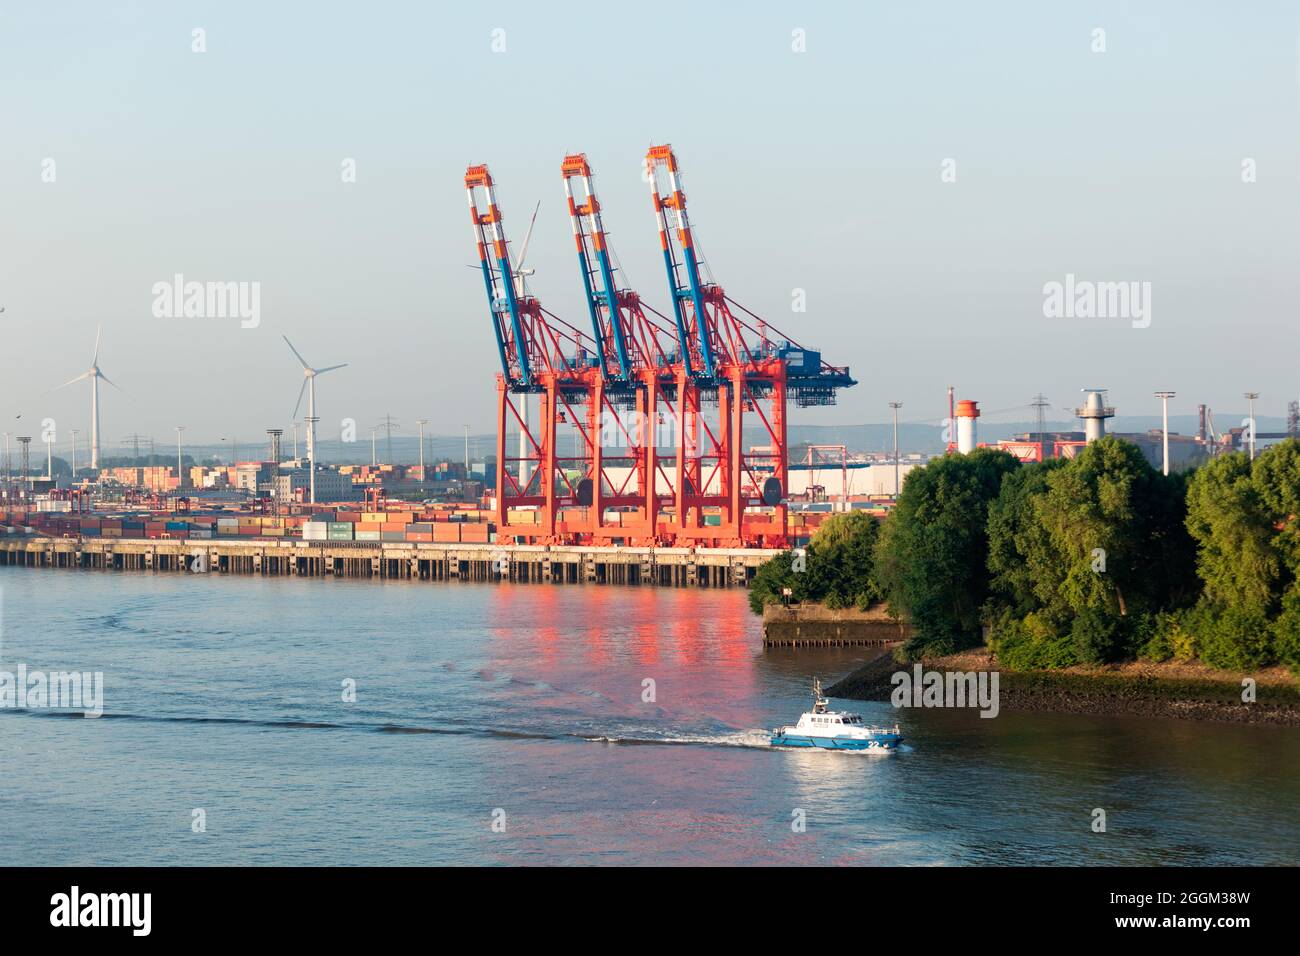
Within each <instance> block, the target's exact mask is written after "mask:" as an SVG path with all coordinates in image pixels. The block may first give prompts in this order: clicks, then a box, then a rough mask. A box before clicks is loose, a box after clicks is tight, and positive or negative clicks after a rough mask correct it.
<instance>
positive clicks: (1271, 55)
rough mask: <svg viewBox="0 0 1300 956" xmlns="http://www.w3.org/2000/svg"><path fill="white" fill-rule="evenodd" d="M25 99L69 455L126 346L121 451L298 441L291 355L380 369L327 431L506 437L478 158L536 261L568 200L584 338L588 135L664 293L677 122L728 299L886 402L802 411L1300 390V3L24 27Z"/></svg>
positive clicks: (650, 282)
mask: <svg viewBox="0 0 1300 956" xmlns="http://www.w3.org/2000/svg"><path fill="white" fill-rule="evenodd" d="M196 29H201V30H203V31H204V33H203V43H204V44H205V47H206V50H205V52H201V53H198V52H194V51H193V49H192V47H193V45H194V43H195V42H196V41H195V37H194V33H193V31H194V30H196ZM1098 29H1101V30H1104V31H1105V34H1104V42H1105V50H1104V52H1095V47H1096V45H1097V36H1096V34H1095V32H1094V31H1096V30H1098ZM497 30H503V31H504V33H503V34H496V33H494V31H497ZM796 31H803V32H802V34H799V33H796ZM801 38H802V39H801ZM800 42H802V43H803V45H804V51H803V52H797V50H796V49H795V48H796V47H798V46H799V45H800ZM502 44H504V50H503V51H502V52H494V46H496V47H498V48H500V47H501V45H502ZM575 51H581V53H582V55H581V56H576V55H575ZM0 78H2V82H0V104H2V105H3V114H4V116H5V117H6V121H7V124H6V125H7V127H8V129H7V133H8V135H7V139H8V141H9V148H8V149H6V150H5V151H4V152H3V154H0V182H3V185H4V197H5V203H4V207H3V208H4V214H5V226H6V228H5V229H4V230H3V232H0V306H3V307H4V308H5V312H4V313H3V314H0V343H3V344H0V348H3V349H4V354H5V358H6V361H5V364H4V371H5V374H4V375H3V377H2V379H0V381H2V383H3V384H2V385H0V419H2V420H3V422H4V425H3V426H0V430H3V431H8V432H10V434H11V435H17V434H30V435H32V436H34V437H33V448H32V457H33V459H35V458H37V452H38V449H39V452H40V457H41V458H43V457H44V448H43V446H40V445H39V442H40V438H39V435H40V434H41V427H40V423H41V420H42V419H44V418H47V417H48V418H52V419H54V420H55V422H56V423H57V427H58V437H57V441H56V453H57V450H58V449H61V448H66V447H68V444H69V438H70V435H69V430H70V429H71V428H77V429H79V430H80V436H79V438H78V442H79V445H80V447H81V448H83V449H84V448H85V447H86V445H87V442H88V440H89V430H90V414H89V395H88V392H89V386H88V384H87V383H85V382H80V383H77V384H75V385H72V386H70V387H68V388H64V389H62V390H59V391H52V389H53V388H54V386H57V385H59V384H60V383H62V382H65V381H67V380H68V379H71V378H73V377H74V376H76V375H79V374H81V373H82V372H84V371H85V370H86V369H87V368H88V366H89V363H90V358H91V353H92V351H93V347H94V341H95V334H96V327H97V326H98V325H100V324H102V326H103V344H102V348H101V360H100V362H101V367H102V369H103V371H104V373H105V374H106V375H107V376H108V377H109V378H110V379H111V380H112V381H113V382H115V383H116V384H117V385H118V386H120V387H121V389H122V391H121V392H119V391H117V390H115V389H113V388H110V387H107V386H105V387H102V388H101V393H100V399H101V416H102V423H103V435H102V438H101V446H102V449H103V454H104V455H105V456H109V455H120V454H122V453H123V452H122V448H123V440H124V439H125V438H126V437H127V436H128V435H131V434H133V433H141V434H145V435H151V436H152V437H153V438H154V439H155V440H156V444H157V447H158V448H159V449H160V454H161V450H162V449H165V448H166V447H168V445H169V443H172V444H171V447H172V448H173V450H174V438H175V435H174V431H173V426H175V425H177V424H183V425H185V426H186V433H185V440H186V443H187V445H188V444H189V443H190V442H191V441H193V442H196V443H209V444H210V443H212V442H213V441H215V440H217V439H218V438H219V437H221V436H232V437H239V438H240V443H241V445H242V444H243V443H244V441H245V437H244V436H247V440H248V444H249V447H250V448H251V447H252V446H253V445H254V444H257V443H264V431H265V429H266V428H268V427H273V426H277V427H283V428H285V429H286V435H285V439H284V440H285V443H286V448H287V447H288V446H289V441H290V435H289V433H288V429H289V427H290V426H289V422H290V417H291V413H292V412H293V410H294V402H295V400H296V398H297V395H298V391H299V387H300V383H301V380H302V374H301V369H300V367H299V365H298V363H297V361H296V360H295V358H294V356H293V355H292V353H291V352H290V351H289V349H288V348H287V347H286V346H285V344H284V342H283V341H282V339H281V336H282V335H287V336H288V337H289V338H290V339H291V340H292V341H293V343H294V345H295V346H297V348H298V349H299V350H300V351H301V352H302V353H303V355H304V356H305V357H306V358H307V359H308V360H309V361H311V362H313V363H316V364H318V365H321V366H324V365H333V364H336V363H340V362H347V363H349V364H348V367H347V368H345V369H341V370H339V371H337V372H331V373H330V374H329V375H327V376H325V377H323V378H322V379H321V380H320V382H319V385H318V399H319V408H318V414H319V415H320V417H321V419H322V422H321V425H320V433H321V437H322V439H326V438H330V437H333V436H336V435H337V432H338V422H339V420H340V419H342V418H345V417H347V418H352V419H354V420H355V421H356V423H357V429H358V436H357V437H358V444H365V443H367V442H368V441H369V429H370V427H371V426H372V425H375V424H376V423H378V422H380V421H381V420H382V419H383V417H384V415H385V414H388V413H391V414H392V415H393V416H394V418H396V419H397V420H398V422H400V423H401V426H402V427H401V428H400V429H399V433H400V434H401V435H403V436H404V437H406V438H408V439H409V438H411V437H412V436H413V435H414V434H415V432H416V421H417V420H418V419H420V418H425V419H428V420H429V422H430V424H429V425H428V426H427V428H426V434H427V435H439V436H444V437H449V438H450V437H458V436H460V434H461V428H462V425H463V424H468V425H469V426H470V429H471V432H472V433H475V434H485V433H490V431H491V429H492V427H493V425H492V423H493V420H494V407H495V399H496V384H495V374H496V373H497V371H498V365H497V356H496V349H495V345H494V343H493V340H492V332H491V328H490V324H489V317H488V309H487V303H486V301H485V300H484V295H483V287H482V281H481V279H480V278H479V277H478V276H477V275H476V274H475V273H474V272H473V271H472V270H470V269H467V268H465V266H466V264H468V263H470V262H472V261H473V260H474V258H475V252H474V249H473V246H472V244H471V233H470V229H469V224H468V223H467V221H466V218H467V217H466V206H465V198H464V186H463V174H464V169H465V166H466V165H467V164H469V163H479V162H487V163H488V164H490V166H491V169H492V172H493V174H494V176H495V178H496V180H497V182H498V186H499V198H500V201H501V204H502V210H503V213H504V217H505V227H506V230H507V233H508V235H509V237H510V238H511V240H512V241H513V242H514V243H515V244H516V246H517V245H518V244H519V243H520V242H521V241H522V239H523V235H524V232H525V231H526V229H527V225H528V217H529V215H530V214H531V212H532V208H533V206H534V204H535V203H536V202H537V201H538V200H539V199H540V200H541V210H540V213H539V215H538V221H537V227H536V232H535V234H534V236H533V239H532V245H531V247H530V250H529V265H530V266H533V267H535V268H536V270H537V271H536V275H535V276H533V277H532V279H531V289H532V291H533V292H534V293H535V294H537V295H538V296H539V297H540V298H541V300H542V302H543V303H544V304H545V306H546V307H547V308H548V310H550V311H552V312H554V313H557V314H558V315H560V316H562V317H564V318H566V319H568V320H569V321H571V322H573V323H574V324H576V325H579V326H582V325H584V324H586V321H587V320H586V310H585V305H584V304H583V302H582V291H581V282H580V278H579V275H578V270H577V264H576V259H575V257H574V255H573V247H572V237H571V232H570V225H569V222H568V218H567V213H566V211H565V209H564V202H563V190H562V187H561V180H560V175H559V164H560V160H561V158H562V157H563V156H564V155H565V154H566V153H567V152H571V151H585V152H586V153H587V155H588V157H589V159H590V161H591V163H592V165H593V167H594V170H595V173H596V184H597V187H598V188H599V190H600V195H601V200H602V204H603V206H604V210H603V211H604V216H605V225H606V227H607V229H608V231H609V234H610V236H611V241H612V244H613V247H614V250H615V252H616V253H617V255H618V257H619V260H620V262H621V264H622V266H623V267H624V268H625V275H626V278H627V279H628V280H629V282H630V284H631V285H632V287H634V288H636V289H637V290H638V291H639V292H640V293H641V294H642V296H643V297H644V298H645V299H646V300H647V302H648V303H649V304H651V305H652V306H654V307H655V308H656V309H658V310H660V311H666V310H667V308H668V303H667V293H666V287H665V278H664V275H663V270H662V266H661V263H660V261H659V251H658V242H657V236H656V234H655V226H654V221H653V216H652V213H651V209H650V203H649V197H648V188H647V187H646V185H645V183H644V182H642V180H641V178H640V162H641V159H642V157H643V155H644V152H645V148H646V146H647V145H648V144H649V143H651V142H671V143H672V144H673V146H674V147H675V149H676V151H677V155H678V158H679V160H680V162H681V164H682V175H683V181H684V183H685V186H686V189H687V191H688V194H689V197H690V208H691V214H692V219H693V222H694V224H695V225H696V226H697V227H698V231H699V235H700V237H701V245H702V249H703V252H704V254H705V257H706V260H707V263H708V265H709V267H710V269H711V271H712V274H713V275H714V276H715V277H716V279H717V280H718V282H720V283H721V284H722V285H723V286H724V287H725V288H726V290H727V292H728V293H729V294H730V295H731V296H732V297H734V298H735V299H736V300H738V301H740V302H742V303H744V304H745V305H746V306H747V307H749V308H750V309H753V310H754V311H756V312H758V313H760V314H761V315H763V316H764V317H765V318H767V319H768V320H770V321H771V322H772V323H773V324H774V325H775V326H777V327H779V328H781V329H782V330H784V331H786V332H788V333H790V334H791V335H792V336H793V337H794V338H796V339H798V340H799V341H801V342H802V343H804V344H805V345H808V346H811V347H816V348H820V349H821V350H822V352H823V353H824V355H825V357H826V358H827V359H828V360H830V361H832V362H835V363H836V364H846V365H849V366H850V367H851V369H852V372H853V374H854V376H855V377H856V378H857V379H858V380H859V384H858V385H857V386H856V387H854V388H852V389H850V390H847V391H845V392H843V393H842V394H841V396H840V404H839V405H838V406H837V407H834V408H813V409H796V408H792V409H791V414H792V422H793V423H794V424H796V425H807V426H841V427H845V428H849V427H855V426H858V425H861V424H863V423H867V424H874V423H883V422H885V421H887V420H888V414H889V409H888V406H887V403H888V402H889V401H902V402H903V403H904V406H903V410H902V418H903V419H905V420H906V421H907V422H909V423H930V422H937V421H938V420H940V419H941V418H942V417H943V416H945V415H946V414H947V394H946V389H947V386H948V385H950V384H951V385H953V386H955V387H956V389H957V394H958V397H960V398H972V399H976V400H978V401H979V402H980V403H981V406H982V407H984V408H985V409H987V410H989V411H995V410H999V409H1016V408H1021V407H1025V408H1026V411H1025V412H1024V413H1023V417H1024V419H1026V420H1032V412H1030V411H1029V410H1027V406H1028V403H1029V402H1030V401H1031V400H1032V398H1033V396H1034V395H1035V394H1036V393H1040V392H1041V393H1043V394H1045V395H1046V396H1047V397H1048V399H1049V401H1050V404H1051V406H1052V408H1051V410H1050V411H1049V416H1048V417H1049V418H1052V417H1054V416H1055V417H1057V418H1058V419H1059V417H1060V416H1061V415H1062V414H1063V413H1062V411H1061V409H1063V408H1066V407H1070V406H1074V405H1077V404H1080V402H1081V396H1080V389H1081V388H1082V387H1085V386H1106V387H1108V388H1109V389H1110V398H1109V401H1110V403H1111V404H1113V405H1115V406H1116V407H1117V409H1118V410H1119V413H1120V415H1121V416H1137V417H1141V416H1149V417H1150V418H1151V419H1152V420H1158V415H1159V401H1158V400H1157V399H1155V398H1154V397H1153V396H1152V392H1153V391H1155V390H1156V389H1162V388H1168V389H1175V390H1177V392H1178V397H1177V398H1176V399H1175V400H1173V401H1171V403H1170V411H1171V415H1175V416H1184V417H1185V416H1187V415H1189V414H1194V412H1195V408H1196V405H1197V404H1198V403H1206V404H1208V405H1210V406H1211V407H1212V408H1214V409H1215V410H1216V417H1217V418H1219V421H1218V425H1219V428H1220V430H1226V429H1227V428H1229V427H1231V426H1233V425H1236V424H1239V421H1240V418H1241V417H1242V416H1243V415H1244V414H1245V405H1246V402H1245V400H1244V399H1243V398H1242V393H1243V392H1244V391H1246V390H1253V391H1258V392H1259V393H1261V397H1260V399H1259V400H1258V402H1257V403H1256V412H1257V415H1258V416H1259V417H1260V418H1261V420H1263V419H1282V418H1284V417H1285V414H1286V406H1287V402H1288V401H1291V400H1294V399H1295V398H1297V397H1298V396H1297V393H1298V392H1300V385H1298V384H1297V382H1296V377H1295V375H1294V372H1293V369H1294V366H1295V362H1294V360H1293V359H1287V358H1286V353H1285V349H1284V347H1283V346H1282V344H1281V343H1282V341H1284V335H1285V333H1286V331H1287V330H1288V329H1290V328H1291V327H1292V325H1293V321H1292V319H1291V316H1290V314H1289V313H1290V309H1291V308H1292V303H1293V302H1294V301H1295V298H1296V293H1297V291H1298V286H1300V278H1298V277H1297V273H1296V269H1295V263H1296V262H1297V259H1298V257H1300V237H1297V232H1296V228H1295V225H1294V223H1295V213H1296V211H1297V206H1298V205H1300V203H1298V200H1300V4H1298V3H1280V2H1279V3H1265V4H1260V5H1252V6H1250V7H1241V8H1223V7H1218V8H1216V7H1214V6H1211V5H1209V4H1200V3H1187V4H1175V3H1152V4H1146V5H1143V7H1142V8H1141V9H1140V10H1135V9H1129V8H1127V7H1126V6H1125V5H1122V4H1115V3H1099V4H1094V5H1092V6H1090V7H1089V8H1088V9H1064V8H1062V9H1057V8H1045V7H1042V6H1039V5H1035V4H1031V3H1013V4H1006V5H1003V6H1000V7H998V8H996V9H989V8H985V7H967V6H964V5H960V4H956V3H937V4H931V5H926V6H923V7H906V8H904V7H894V6H884V5H882V6H876V7H871V8H866V7H862V6H859V5H856V4H847V3H824V4H810V5H806V6H801V7H799V8H797V9H795V8H789V7H788V6H786V5H780V4H770V3H769V4H762V3H760V4H751V5H747V6H746V7H745V15H744V17H743V18H742V17H739V16H737V15H736V12H735V11H734V10H728V9H716V10H715V9H704V8H701V7H700V6H698V5H690V4H678V3H665V4H662V5H659V6H657V7H655V8H654V10H653V15H652V16H647V15H646V11H644V10H638V11H636V12H635V13H634V12H632V11H627V10H623V11H621V10H616V9H608V10H607V9H602V10H600V11H599V13H597V14H593V15H592V16H586V17H576V16H565V15H560V14H558V13H555V12H553V11H549V10H547V9H545V8H543V7H542V6H540V5H537V4H531V5H525V4H510V3H507V4H498V5H494V6H493V7H492V8H491V10H490V12H486V11H485V12H478V11H477V10H473V9H468V8H464V7H450V8H441V7H428V8H426V7H424V6H417V5H408V4H382V3H380V4H373V5H367V6H363V7H357V6H355V5H343V4H329V3H327V4H320V5H313V6H312V7H311V8H310V10H309V13H307V14H304V12H303V9H302V8H274V7H266V6H261V5H256V4H251V3H231V4H222V5H219V6H218V5H216V4H197V5H195V6H192V7H186V8H178V7H174V6H170V5H167V4H163V3H119V4H113V5H111V6H110V5H105V6H100V5H95V4H90V3H74V4H68V5H61V6H50V7H45V6H41V5H27V6H21V7H20V6H16V5H6V6H3V7H0ZM349 161H351V162H353V163H354V164H355V166H354V168H355V173H356V175H355V181H354V182H348V181H344V176H343V175H342V172H341V171H343V170H345V169H346V168H347V167H346V165H345V164H347V163H348V162H349ZM950 161H951V162H950ZM954 173H955V181H948V180H952V179H953V174H954ZM1248 179H1253V181H1246V180H1248ZM176 275H183V276H184V277H185V279H186V280H191V281H200V282H245V283H252V282H257V283H259V284H260V286H259V287H260V315H259V320H258V322H257V324H256V325H255V326H253V327H247V328H246V327H242V326H241V321H240V319H239V318H237V317H235V318H160V317H157V316H156V315H155V310H154V305H155V299H156V292H155V291H154V289H155V285H156V284H158V283H170V282H172V280H173V277H174V276H176ZM1067 276H1074V277H1076V279H1077V280H1078V281H1080V282H1096V283H1120V282H1123V283H1127V282H1135V283H1139V284H1141V283H1149V284H1150V285H1149V287H1148V288H1149V290H1150V291H1149V298H1148V299H1146V302H1145V304H1146V305H1147V306H1149V310H1148V313H1147V315H1146V316H1145V317H1143V316H1136V317H1134V319H1133V320H1132V321H1130V320H1129V319H1128V318H1127V317H1121V318H1090V319H1088V318H1048V317H1047V310H1046V308H1045V304H1044V300H1045V294H1044V287H1045V285H1046V284H1048V283H1052V282H1061V283H1065V282H1066V281H1067ZM1069 281H1071V282H1073V281H1074V280H1069ZM800 293H801V294H802V297H803V298H805V299H806V303H807V309H806V311H805V312H794V311H792V302H794V301H795V300H796V299H798V298H800ZM1144 322H1145V323H1146V324H1145V325H1144V324H1143V323H1144ZM304 414H305V411H300V413H299V417H301V416H302V415H304ZM18 416H21V417H18ZM254 438H256V442H255V441H254V440H253V439H254ZM11 440H12V439H11ZM380 445H381V448H382V446H383V438H382V437H381V439H380ZM79 455H80V453H79Z"/></svg>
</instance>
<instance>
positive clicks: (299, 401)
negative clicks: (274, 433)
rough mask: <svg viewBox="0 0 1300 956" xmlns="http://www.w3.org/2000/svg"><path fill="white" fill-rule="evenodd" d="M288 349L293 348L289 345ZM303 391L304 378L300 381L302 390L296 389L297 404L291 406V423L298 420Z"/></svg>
mask: <svg viewBox="0 0 1300 956" xmlns="http://www.w3.org/2000/svg"><path fill="white" fill-rule="evenodd" d="M285 341H286V342H287V341H288V339H285ZM289 348H293V346H292V345H291V346H289ZM305 391H307V379H306V378H305V377H304V378H303V380H302V388H300V389H298V404H297V405H295V406H293V416H292V420H293V421H297V420H298V409H300V408H302V393H303V392H305Z"/></svg>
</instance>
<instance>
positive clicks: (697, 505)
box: [645, 145, 856, 545]
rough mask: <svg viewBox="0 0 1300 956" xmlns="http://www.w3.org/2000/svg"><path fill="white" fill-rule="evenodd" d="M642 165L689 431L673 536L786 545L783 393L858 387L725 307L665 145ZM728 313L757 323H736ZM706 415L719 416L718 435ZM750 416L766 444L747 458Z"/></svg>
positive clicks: (826, 395)
mask: <svg viewBox="0 0 1300 956" xmlns="http://www.w3.org/2000/svg"><path fill="white" fill-rule="evenodd" d="M645 165H646V173H647V178H648V179H649V181H650V193H651V201H652V204H653V208H654V212H655V218H656V222H657V225H658V227H659V246H660V250H661V251H662V253H663V260H664V268H665V272H666V274H667V278H668V291H669V295H670V296H671V298H672V304H673V315H674V318H675V320H676V325H677V342H678V355H677V356H676V358H675V360H674V366H675V368H676V369H677V372H678V380H679V392H680V394H679V408H680V411H679V418H680V420H682V421H684V422H685V421H688V420H689V421H690V422H691V423H692V424H690V425H689V426H688V428H687V432H688V433H687V434H684V435H682V436H681V438H680V440H679V442H678V468H677V473H678V479H679V480H678V481H677V484H676V485H675V491H676V502H675V516H676V527H675V531H676V535H677V537H679V538H680V539H683V540H686V541H712V542H717V543H721V544H724V545H744V544H748V543H753V542H756V541H757V542H762V543H769V542H772V543H775V542H781V543H782V544H783V543H784V542H785V540H786V539H787V537H788V521H787V519H788V512H787V508H786V505H785V503H784V501H785V496H786V492H787V489H788V486H789V481H788V479H789V473H788V463H789V457H788V445H787V420H788V418H787V395H788V393H789V392H791V391H793V392H794V395H795V400H796V402H797V403H798V404H800V405H823V404H832V403H833V402H834V400H835V393H836V391H837V390H838V389H840V388H847V387H849V386H851V385H854V384H856V383H855V382H854V380H853V379H852V378H851V377H850V375H849V370H848V368H836V367H833V366H831V365H829V364H827V363H825V362H823V361H822V359H821V354H820V353H819V352H815V351H812V350H810V349H805V348H803V347H802V346H800V345H798V344H797V343H795V342H793V341H791V340H790V339H788V338H786V337H784V336H782V340H781V341H776V340H773V338H772V333H774V332H775V333H776V334H777V335H778V336H781V333H779V332H776V330H775V329H773V328H772V327H771V326H770V325H769V324H768V323H766V322H765V321H763V320H762V319H759V318H758V316H756V315H754V314H753V313H752V312H750V311H749V310H747V309H745V308H744V307H743V306H741V305H740V304H739V303H737V302H735V301H734V300H732V299H730V298H729V297H728V296H727V294H726V292H724V291H723V289H722V287H721V286H720V285H718V284H717V283H715V282H708V283H706V282H704V281H703V279H702V277H701V274H700V266H701V257H700V254H699V245H698V243H697V241H696V237H695V234H694V232H693V230H692V228H691V223H690V217H689V215H688V213H687V201H686V192H685V190H684V189H683V188H682V182H681V171H680V168H679V166H678V163H677V157H676V155H675V153H674V152H673V149H672V147H671V146H669V145H663V146H651V147H650V149H649V151H648V152H647V153H646V157H645ZM732 305H735V306H736V308H737V310H738V311H740V312H742V313H744V315H746V316H748V317H749V319H753V320H754V322H755V323H757V324H756V325H755V324H751V322H750V321H748V320H747V319H746V318H743V317H738V316H737V315H736V314H735V313H733V311H732V309H731V306H732ZM751 338H752V339H753V341H751ZM706 407H708V408H709V409H710V410H712V409H716V419H715V421H716V427H715V426H714V425H713V424H712V423H711V422H710V421H709V419H710V418H711V417H712V416H711V415H706V414H705V409H706ZM747 413H749V414H751V415H752V417H753V418H754V419H756V420H757V423H758V425H759V426H761V430H762V432H763V433H764V434H765V437H766V439H767V442H768V444H766V445H760V446H758V447H755V448H751V449H750V450H749V451H748V452H746V451H745V439H744V435H745V420H746V416H747ZM690 431H695V432H697V433H699V432H702V435H698V434H697V435H696V436H692V435H691V434H689V432H690ZM700 438H702V439H703V444H702V445H701V443H700V440H699V439H700ZM691 451H694V454H693V455H692V454H690V452H691ZM756 504H762V505H767V506H770V507H772V508H773V509H774V514H773V517H772V518H768V517H766V515H759V514H757V513H751V512H749V510H748V509H749V508H750V507H751V506H753V505H756ZM710 506H716V507H718V508H720V509H721V515H722V519H721V523H720V524H719V525H713V526H710V525H707V524H705V523H703V522H702V513H703V509H704V508H707V507H710Z"/></svg>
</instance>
